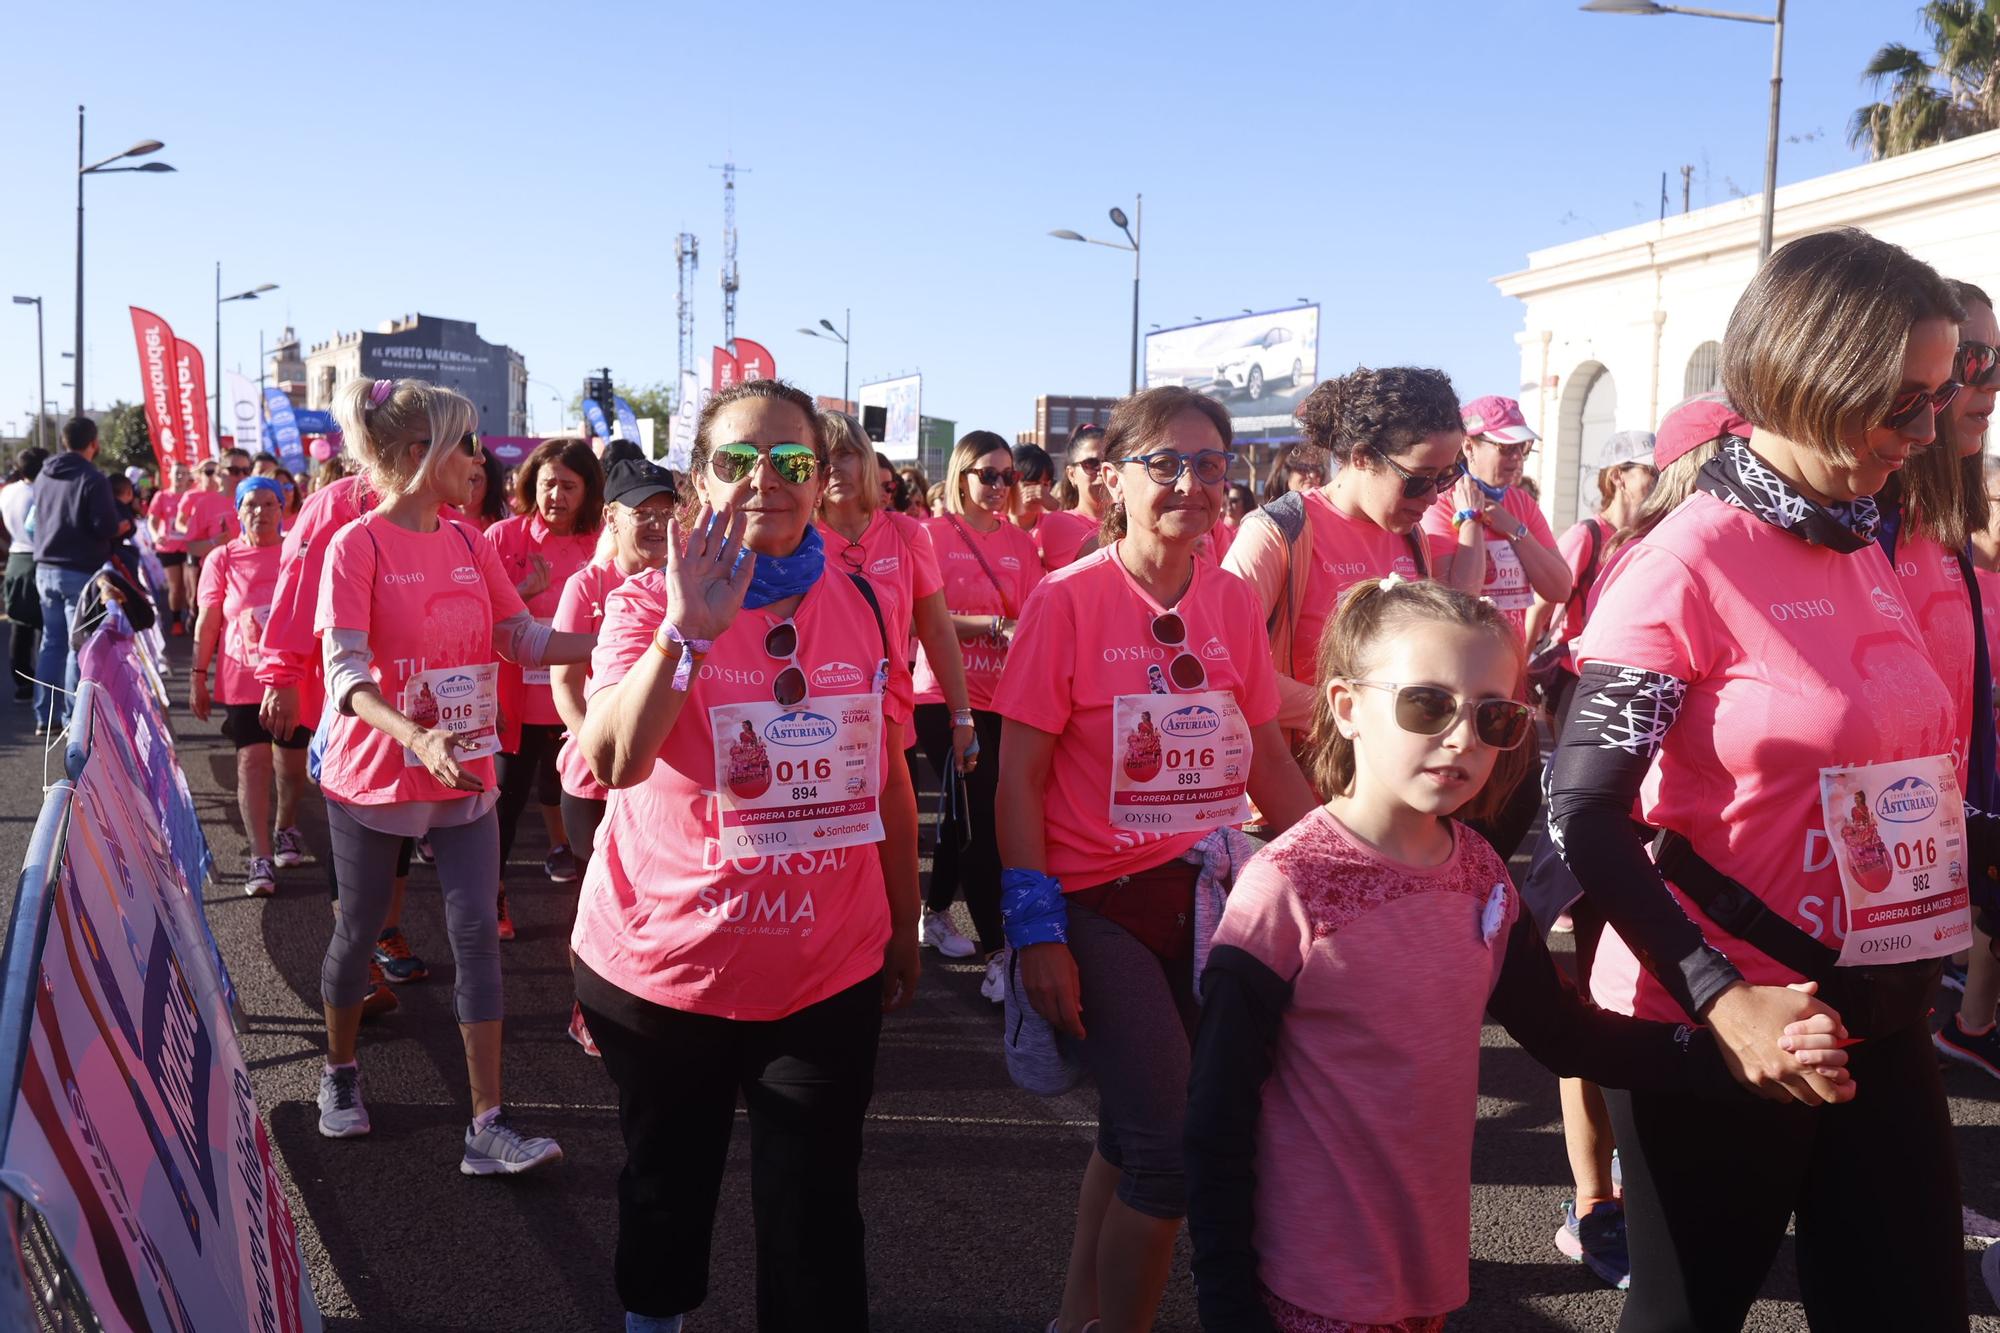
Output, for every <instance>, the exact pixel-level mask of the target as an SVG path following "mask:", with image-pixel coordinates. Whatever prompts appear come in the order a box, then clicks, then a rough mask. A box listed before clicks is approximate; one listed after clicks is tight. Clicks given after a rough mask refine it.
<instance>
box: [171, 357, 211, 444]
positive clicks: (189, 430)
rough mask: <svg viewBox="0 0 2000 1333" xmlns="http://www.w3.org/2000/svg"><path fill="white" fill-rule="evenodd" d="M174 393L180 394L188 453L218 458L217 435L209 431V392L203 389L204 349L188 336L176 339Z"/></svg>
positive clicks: (182, 423) (179, 407)
mask: <svg viewBox="0 0 2000 1333" xmlns="http://www.w3.org/2000/svg"><path fill="white" fill-rule="evenodd" d="M174 374H175V380H174V392H175V393H176V395H178V399H179V401H178V404H177V407H178V410H179V412H180V420H181V436H182V438H183V439H185V440H186V441H187V451H188V456H189V457H190V458H193V459H195V460H197V461H199V460H201V459H204V458H213V457H215V437H214V436H212V435H210V434H209V433H208V394H207V392H206V391H205V390H204V389H203V388H202V385H203V384H204V383H205V382H206V376H205V375H204V374H203V371H202V360H201V349H200V348H199V347H196V346H195V345H194V344H193V343H191V342H189V341H188V340H187V339H185V338H176V339H174Z"/></svg>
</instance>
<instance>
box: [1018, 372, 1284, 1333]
mask: <svg viewBox="0 0 2000 1333" xmlns="http://www.w3.org/2000/svg"><path fill="white" fill-rule="evenodd" d="M1229 442H1230V425H1229V415H1228V413H1227V411H1226V410H1225V409H1224V408H1223V407H1222V406H1221V405H1220V404H1218V403H1217V402H1215V400H1213V399H1211V398H1208V397H1206V396H1204V395H1202V394H1199V393H1196V392H1194V391H1192V390H1190V389H1184V388H1179V387H1173V388H1158V389H1148V390H1146V391H1144V392H1143V393H1139V394H1135V395H1133V396H1132V397H1130V398H1127V399H1125V400H1123V401H1122V402H1120V403H1119V404H1118V406H1117V408H1116V409H1115V410H1114V411H1113V412H1112V415H1111V427H1110V429H1109V430H1108V431H1107V432H1106V433H1105V436H1104V440H1103V447H1104V451H1105V452H1104V457H1105V459H1106V460H1107V462H1106V465H1105V474H1106V485H1107V487H1108V492H1109V495H1110V498H1111V501H1112V503H1113V505H1114V506H1115V509H1114V511H1113V519H1112V523H1111V527H1110V535H1111V538H1112V540H1111V542H1110V544H1109V545H1108V546H1105V547H1103V548H1101V549H1099V550H1098V551H1096V552H1094V553H1092V554H1091V555H1088V556H1086V557H1084V558H1083V559H1081V560H1079V561H1077V562H1076V563H1075V564H1073V565H1071V566H1069V567H1068V568H1066V569H1064V570H1062V571H1060V572H1059V573H1056V574H1052V575H1050V576H1049V578H1048V579H1047V580H1046V581H1045V582H1044V583H1043V584H1042V586H1041V587H1040V588H1038V589H1037V590H1036V592H1035V595H1034V597H1032V598H1031V599H1030V600H1029V603H1028V608H1027V612H1026V614H1025V616H1024V617H1023V620H1022V624H1021V630H1020V634H1019V635H1018V637H1017V640H1016V643H1015V647H1014V651H1013V654H1012V658H1011V660H1010V661H1009V663H1008V666H1007V674H1006V676H1005V678H1004V679H1003V680H1002V681H1001V683H1000V692H999V694H998V696H997V697H996V699H995V701H994V704H995V708H996V709H997V711H998V712H999V713H1000V714H1001V715H1002V716H1003V717H1004V718H1005V719H1006V722H1005V725H1004V727H1003V730H1002V738H1001V756H1000V808H1001V809H1003V810H1005V811H1006V812H1007V819H1006V822H1005V824H1004V825H1003V826H1002V828H1001V830H1000V841H1001V852H1002V855H1003V857H1004V858H1005V861H1006V866H1007V870H1006V876H1005V905H1004V909H1003V910H1004V912H1005V917H1006V936H1007V942H1008V944H1009V945H1010V946H1011V947H1012V948H1013V950H1014V951H1015V954H1016V956H1017V957H1018V958H1019V964H1020V967H1019V971H1020V980H1021V983H1022V985H1023V986H1024V987H1025V989H1026V990H1027V993H1028V995H1029V996H1030V998H1031V1000H1032V1003H1033V1005H1034V1008H1035V1009H1036V1011H1037V1012H1038V1013H1040V1014H1041V1015H1042V1016H1043V1017H1044V1018H1046V1019H1047V1020H1048V1022H1049V1023H1050V1024H1051V1025H1053V1026H1054V1027H1055V1028H1056V1029H1057V1030H1058V1031H1059V1032H1060V1033H1062V1034H1064V1035H1065V1037H1066V1038H1068V1039H1072V1040H1075V1041H1079V1042H1081V1043H1082V1054H1083V1059H1084V1063H1085V1064H1086V1065H1087V1066H1088V1067H1089V1069H1090V1071H1091V1074H1092V1075H1093V1077H1094V1078H1095V1079H1096V1081H1097V1086H1098V1096H1099V1108H1098V1131H1097V1149H1096V1152H1095V1153H1093V1154H1092V1156H1091V1159H1090V1165H1089V1167H1088V1168H1087V1169H1086V1171H1085V1173H1084V1178H1083V1184H1082V1190H1081V1194H1080V1197H1079V1200H1078V1205H1077V1221H1076V1235H1075V1240H1074V1242H1073V1244H1072V1247H1071V1250H1070V1264H1069V1275H1068V1279H1067V1281H1066V1282H1065V1284H1064V1288H1063V1297H1062V1312H1061V1314H1060V1316H1059V1317H1058V1319H1057V1320H1056V1322H1055V1324H1054V1325H1052V1327H1056V1328H1058V1329H1059V1330H1060V1333H1078V1330H1081V1329H1083V1328H1084V1326H1085V1325H1086V1324H1089V1323H1091V1322H1092V1321H1098V1320H1101V1321H1102V1322H1101V1328H1102V1329H1103V1331H1104V1333H1114V1330H1115V1331H1116V1333H1132V1331H1134V1330H1142V1329H1147V1328H1151V1327H1152V1321H1153V1316H1154V1314H1155V1313H1156V1312H1157V1310H1158V1308H1159V1303H1160V1296H1161V1293H1162V1292H1163V1291H1164V1290H1165V1288H1166V1282H1167V1275H1168V1271H1169V1269H1170V1268H1171V1267H1172V1262H1173V1250H1174V1237H1175V1236H1176V1235H1177V1234H1178V1232H1179V1231H1180V1223H1181V1218H1182V1216H1183V1215H1184V1214H1185V1213H1186V1190H1185V1180H1184V1178H1183V1175H1182V1156H1181V1126H1182V1118H1183V1115H1184V1113H1185V1110H1186V1105H1187V1098H1186V1089H1187V1075H1188V1052H1189V1039H1190V1035H1191V1033H1192V1032H1193V1026H1194V1017H1195V1010H1194V993H1193V984H1194V955H1195V948H1196V941H1195V938H1194V935H1195V926H1194V917H1195V911H1194V906H1195V885H1196V880H1197V878H1198V877H1199V874H1200V867H1199V866H1198V865H1197V864H1195V863H1194V862H1192V861H1190V860H1188V859H1187V858H1188V854H1189V853H1190V851H1191V850H1192V849H1194V848H1195V847H1196V846H1197V844H1199V843H1201V842H1202V841H1203V840H1204V839H1206V838H1207V837H1208V836H1209V835H1210V834H1211V833H1212V832H1214V831H1215V830H1217V829H1220V828H1224V827H1226V826H1230V825H1236V824H1241V823H1243V822H1244V821H1245V820H1247V819H1248V818H1249V817H1250V800H1251V799H1253V798H1254V799H1255V801H1256V802H1257V806H1258V808H1259V809H1260V810H1261V811H1262V812H1263V814H1264V817H1265V819H1266V821H1267V822H1268V823H1270V824H1271V825H1272V826H1273V827H1276V828H1279V829H1283V828H1287V827H1289V826H1290V825H1291V824H1292V823H1293V822H1294V821H1295V820H1297V819H1298V818H1300V817H1301V816H1302V815H1304V814H1305V812H1306V811H1308V810H1310V809H1311V808H1312V804H1313V798H1312V792H1311V790H1310V789H1309V788H1308V787H1307V786H1306V783H1305V779H1304V778H1303V777H1302V776H1301V775H1300V773H1299V770H1298V766H1297V764H1295V763H1294V762H1293V761H1292V756H1291V751H1290V749H1289V748H1288V747H1287V746H1286V745H1285V742H1284V738H1283V733H1282V732H1280V731H1279V729H1278V725H1277V711H1278V698H1277V686H1276V680H1275V674H1274V673H1273V671H1272V670H1271V659H1270V653H1269V651H1268V649H1267V648H1266V647H1265V642H1264V631H1263V615H1262V613H1261V612H1260V611H1259V609H1258V607H1257V601H1256V596H1255V594H1254V593H1252V592H1251V591H1250V589H1249V588H1248V587H1247V586H1246V585H1245V584H1244V583H1243V582H1242V581H1241V580H1239V579H1236V578H1234V577H1232V576H1230V575H1228V574H1225V573H1223V572H1222V571H1221V570H1220V569H1218V568H1216V567H1215V566H1214V565H1213V564H1211V563H1209V562H1207V561H1205V560H1200V559H1198V558H1197V557H1196V546H1197V544H1198V543H1199V542H1200V540H1201V538H1202V537H1203V536H1204V535H1205V534H1206V533H1207V532H1208V530H1209V529H1210V528H1211V527H1213V526H1214V524H1215V522H1216V519H1217V518H1218V517H1219V516H1220V515H1221V513H1222V507H1223V485H1224V482H1225V479H1226V478H1227V476H1228V471H1229V464H1230V463H1231V462H1232V461H1233V457H1232V455H1231V454H1230V453H1229ZM1149 730H1150V731H1151V732H1153V733H1156V734H1157V740H1156V741H1153V740H1149V739H1148V737H1147V732H1148V731H1149ZM1199 859H1200V855H1199V853H1196V860H1199Z"/></svg>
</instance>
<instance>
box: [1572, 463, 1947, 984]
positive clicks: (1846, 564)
mask: <svg viewBox="0 0 2000 1333" xmlns="http://www.w3.org/2000/svg"><path fill="white" fill-rule="evenodd" d="M1602 586H1603V588H1604V592H1603V595H1602V596H1601V597H1600V598H1599V599H1598V602H1597V605H1596V606H1595V608H1594V609H1593V610H1592V611H1591V616H1590V623H1589V624H1588V625H1587V626H1586V627H1585V628H1584V631H1583V638H1582V639H1581V640H1579V641H1578V644H1577V648H1576V653H1577V659H1578V661H1580V662H1585V663H1588V662H1603V663H1607V664H1616V665H1621V666H1630V667H1638V668H1641V669H1643V670H1646V671H1653V672H1658V673H1661V674H1663V675H1667V676H1671V677H1673V678H1675V679H1677V680H1680V681H1683V682H1685V683H1686V686H1687V690H1686V697H1685V699H1684V700H1683V701H1682V703H1681V705H1680V708H1679V710H1678V715H1677V716H1678V720H1676V721H1674V722H1673V725H1672V726H1671V728H1669V729H1667V730H1666V732H1665V740H1664V742H1663V743H1662V748H1661V750H1660V753H1659V755H1658V756H1657V757H1656V758H1655V759H1654V761H1653V767H1652V771H1651V772H1650V773H1649V774H1648V775H1647V777H1646V781H1645V785H1644V787H1643V788H1642V790H1641V792H1640V798H1639V807H1640V809H1639V813H1640V814H1641V816H1642V817H1643V818H1644V819H1645V821H1646V822H1647V823H1648V824H1650V825H1652V826H1653V827H1655V828H1669V829H1673V830H1675V831H1676V832H1679V833H1681V834H1684V835H1685V836H1686V837H1687V838H1688V840H1689V842H1690V843H1692V844H1693V846H1694V850H1695V851H1697V852H1699V853H1700V854H1701V855H1702V857H1703V858H1705V859H1706V860H1707V861H1708V862H1709V863H1710V864H1711V865H1714V866H1715V867H1716V868H1718V869H1720V870H1721V871H1723V872H1724V873H1725V874H1728V875H1731V876H1733V877H1734V878H1735V879H1736V880H1737V881H1738V882H1740V883H1742V884H1743V885H1744V886H1746V887H1747V888H1749V889H1750V891H1751V892H1752V893H1755V894H1756V895H1757V896H1758V897H1759V898H1760V899H1762V900H1763V901H1764V902H1765V903H1766V904H1767V905H1769V906H1770V907H1771V908H1772V909H1773V910H1775V911H1777V912H1779V913H1780V914H1781V915H1783V916H1784V918H1785V919H1786V920H1788V921H1790V922H1791V923H1792V924H1793V925H1795V926H1797V927H1799V928H1800V929H1801V930H1803V931H1805V932H1806V933H1807V934H1808V935H1811V936H1813V937H1814V938H1815V939H1818V940H1820V941H1821V942H1822V943H1824V944H1826V945H1827V946H1828V947H1830V948H1837V947H1838V946H1839V943H1840V937H1841V932H1842V930H1843V929H1844V926H1843V923H1844V921H1845V919H1846V918H1845V914H1844V908H1843V903H1842V898H1841V888H1840V875H1839V871H1838V870H1837V869H1836V868H1835V867H1834V862H1833V853H1832V850H1831V848H1830V847H1829V845H1828V843H1827V835H1826V824H1825V820H1824V818H1823V817H1822V815H1821V810H1820V781H1819V775H1820V770H1821V769H1822V768H1824V767H1829V766H1835V765H1851V764H1864V763H1880V762H1887V761H1891V760H1901V759H1919V758H1922V757H1924V756H1927V755H1939V754H1950V753H1951V747H1952V744H1953V742H1954V740H1955V739H1956V737H1957V736H1958V734H1959V733H1958V705H1957V703H1956V701H1955V700H1953V699H1952V697H1951V693H1950V691H1949V690H1947V689H1946V688H1945V684H1944V682H1943V681H1942V680H1941V679H1939V677H1938V673H1937V669H1936V668H1935V667H1934V666H1932V664H1931V656H1930V652H1929V650H1928V649H1927V648H1926V647H1925V646H1924V642H1923V638H1922V636H1921V635H1920V633H1919V632H1918V629H1917V622H1916V617H1915V616H1914V615H1913V614H1912V613H1911V611H1910V609H1909V607H1908V606H1907V605H1906V599H1905V597H1904V595H1903V591H1902V587H1901V585H1900V584H1899V583H1898V581H1897V579H1896V575H1895V572H1894V571H1893V570H1892V569H1890V567H1889V559H1888V557H1887V556H1886V555H1884V554H1883V552H1882V548H1881V547H1879V546H1877V545H1875V544H1874V543H1872V542H1871V543H1869V545H1868V546H1866V547H1865V548H1864V549H1862V550H1859V551H1855V552H1853V553H1851V554H1842V553H1839V552H1835V551H1829V550H1826V549H1825V548H1822V547H1817V546H1812V545H1809V544H1807V543H1806V542H1804V541H1801V540H1800V539H1799V538H1798V537H1796V536H1794V535H1792V534H1791V533H1789V532H1786V531H1784V530H1782V529H1780V528H1776V527H1773V526H1772V525H1771V524H1769V523H1767V522H1765V521H1764V520H1763V519H1761V518H1758V517H1756V516H1755V515H1753V514H1750V513H1747V512H1745V511H1744V510H1741V509H1737V508H1735V507H1733V506H1731V505H1728V504H1725V503H1724V502H1723V501H1721V500H1718V499H1716V498H1715V497H1714V496H1712V495H1709V494H1707V493H1705V492H1696V493H1695V494H1694V495H1693V496H1691V497H1690V498H1689V499H1688V500H1687V501H1686V502H1685V503H1684V504H1682V505H1681V506H1680V508H1678V509H1676V510H1674V511H1673V513H1671V514H1670V515H1668V516H1667V518H1666V519H1665V520H1663V521H1662V522H1661V523H1660V525H1659V526H1658V527H1656V528H1654V529H1653V531H1652V532H1651V533H1650V534H1648V536H1647V537H1646V539H1645V540H1644V541H1643V542H1640V543H1638V544H1637V545H1635V546H1631V547H1629V548H1627V549H1626V550H1624V551H1622V552H1621V553H1620V556H1619V559H1618V561H1617V563H1616V564H1615V565H1613V566H1612V568H1611V569H1610V571H1609V572H1608V573H1607V574H1606V575H1605V579H1604V582H1603V584H1602ZM1575 707H1576V709H1577V713H1576V715H1577V716H1579V717H1581V716H1586V715H1587V713H1586V711H1585V710H1587V709H1588V708H1589V707H1590V704H1589V701H1588V699H1587V698H1586V697H1583V696H1579V698H1578V700H1577V703H1576V705H1575ZM1673 715H1674V714H1673V710H1672V708H1671V706H1670V704H1669V703H1662V705H1661V706H1660V707H1659V708H1658V709H1656V710H1654V711H1653V712H1652V713H1649V714H1648V715H1645V716H1632V717H1628V718H1626V719H1624V726H1625V728H1626V730H1627V731H1629V733H1630V735H1631V736H1632V739H1633V742H1634V744H1644V743H1647V742H1649V741H1651V740H1653V739H1655V737H1656V734H1657V730H1658V729H1659V728H1660V727H1662V726H1663V725H1664V723H1665V721H1666V720H1667V719H1668V718H1669V717H1671V716H1673ZM1675 896H1676V897H1678V898H1680V899H1681V903H1682V906H1683V907H1684V908H1685V909H1686V911H1687V913H1688V916H1689V918H1690V919H1691V920H1693V921H1695V922H1696V923H1697V924H1699V925H1700V926H1701V927H1702V933H1703V934H1704V935H1705V936H1706V937H1707V939H1708V942H1709V943H1710V944H1712V945H1714V946H1715V947H1716V948H1718V949H1720V950H1721V951H1722V952H1723V953H1724V954H1725V955H1727V956H1728V958H1729V960H1730V962H1732V963H1734V964H1735V965H1736V967H1737V969H1738V970H1739V971H1740V972H1742V973H1743V977H1744V979H1745V980H1746V981H1748V982H1750V983H1751V984H1753V985H1763V986H1784V985H1790V984H1791V983H1793V982H1796V981H1800V980H1802V978H1801V977H1800V976H1799V975H1798V974H1796V973H1794V972H1792V971H1791V970H1789V969H1787V968H1785V967H1783V966H1782V965H1780V964H1778V963H1776V962H1773V961H1772V960H1771V959H1769V958H1767V957H1766V956H1765V955H1763V954H1762V953H1760V952H1758V951H1757V950H1755V949H1753V948H1751V947H1750V946H1749V945H1748V944H1745V943H1743V942H1742V941H1741V940H1738V939H1735V938H1733V937H1731V936H1729V935H1726V934H1724V933H1723V932H1722V931H1721V930H1720V928H1718V927H1716V926H1715V925H1714V924H1712V923H1710V922H1708V921H1707V920H1706V919H1705V918H1704V917H1703V916H1702V915H1701V914H1700V913H1699V912H1698V911H1696V910H1695V909H1694V908H1693V907H1692V906H1691V905H1690V904H1689V903H1688V902H1687V899H1686V898H1685V897H1684V896H1683V895H1680V894H1679V893H1678V892H1676V895H1675ZM1591 993H1592V995H1593V997H1594V998H1595V999H1596V1000H1597V1002H1598V1004H1600V1005H1602V1006H1603V1007H1605V1008H1607V1009H1614V1010H1617V1011H1618V1012H1619V1013H1625V1014H1634V1015H1636V1016H1638V1017H1640V1018H1651V1019H1658V1020H1661V1021H1664V1022H1684V1021H1686V1019H1687V1016H1686V1015H1684V1014H1682V1013H1681V1012H1680V1008H1679V1006H1678V1005H1676V1004H1675V1002H1674V1000H1673V999H1672V997H1671V996H1670V995H1669V994H1668V993H1667V991H1666V989H1665V988H1664V987H1662V986H1661V985H1660V984H1659V983H1658V982H1657V981H1655V980H1654V979H1653V978H1652V976H1651V974H1649V973H1647V972H1645V970H1644V969H1643V968H1641V967H1640V965H1639V962H1638V959H1637V958H1635V957H1634V956H1633V953H1632V951H1631V949H1630V948H1629V947H1628V946H1627V945H1626V944H1625V942H1624V941H1623V940H1622V939H1620V938H1619V937H1618V934H1617V932H1616V931H1615V930H1610V929H1607V930H1606V931H1605V932H1604V941H1603V943H1602V944H1601V945H1600V946H1599V948H1598V953H1597V961H1596V963H1595V965H1594V966H1593V968H1592V971H1591Z"/></svg>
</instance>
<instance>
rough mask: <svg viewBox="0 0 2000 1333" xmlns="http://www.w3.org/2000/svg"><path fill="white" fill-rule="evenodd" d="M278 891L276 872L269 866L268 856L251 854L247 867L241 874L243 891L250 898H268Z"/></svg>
mask: <svg viewBox="0 0 2000 1333" xmlns="http://www.w3.org/2000/svg"><path fill="white" fill-rule="evenodd" d="M277 891H278V872H277V871H275V870H273V869H272V868H271V862H270V860H269V858H267V857H262V856H253V857H251V858H250V865H249V869H248V870H246V871H245V872H244V874H243V892H244V893H246V894H248V895H249V896H250V897H252V898H268V897H270V896H271V895H272V894H274V893H276V892H277Z"/></svg>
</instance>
